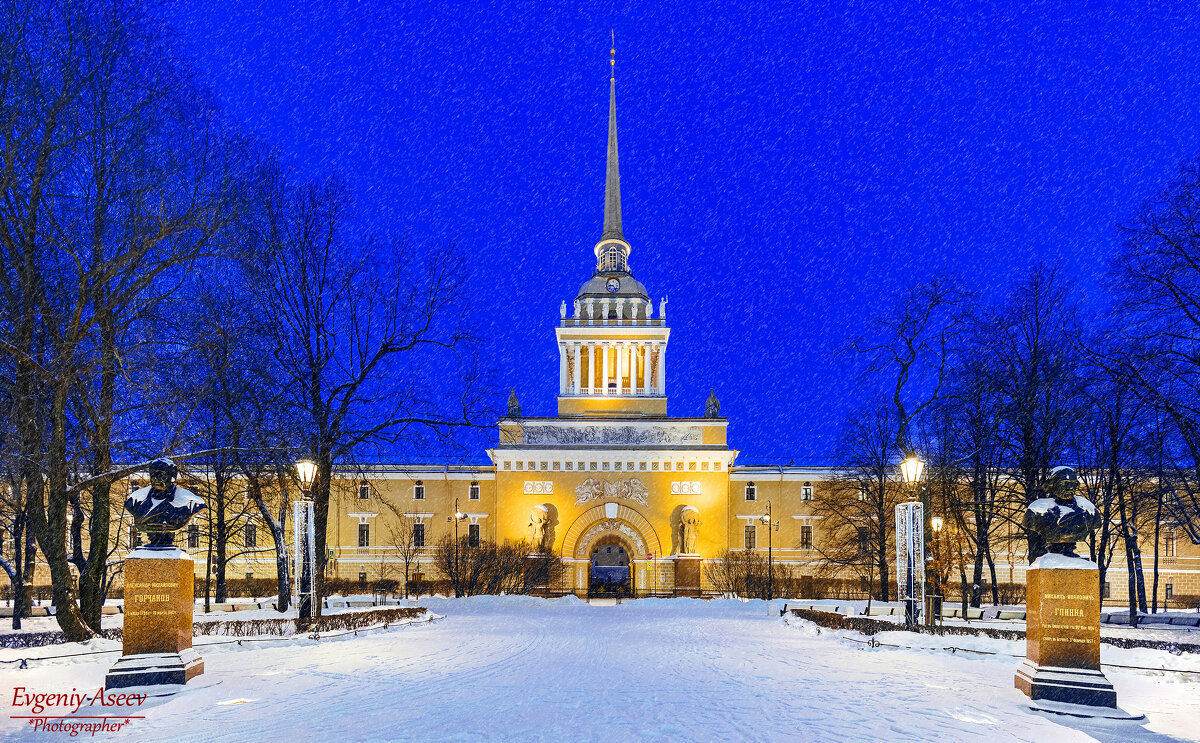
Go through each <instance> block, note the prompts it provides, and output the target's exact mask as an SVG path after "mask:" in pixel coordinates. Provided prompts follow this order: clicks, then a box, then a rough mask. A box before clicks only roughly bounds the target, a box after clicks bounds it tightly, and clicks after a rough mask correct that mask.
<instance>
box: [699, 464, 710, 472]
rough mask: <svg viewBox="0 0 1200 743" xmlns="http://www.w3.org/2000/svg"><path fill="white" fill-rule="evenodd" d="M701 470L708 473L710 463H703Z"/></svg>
mask: <svg viewBox="0 0 1200 743" xmlns="http://www.w3.org/2000/svg"><path fill="white" fill-rule="evenodd" d="M700 469H701V470H702V471H704V472H708V462H701V463H700Z"/></svg>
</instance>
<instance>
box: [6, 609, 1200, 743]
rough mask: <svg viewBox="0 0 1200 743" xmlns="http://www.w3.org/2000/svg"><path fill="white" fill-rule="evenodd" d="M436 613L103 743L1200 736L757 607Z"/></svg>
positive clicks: (29, 680) (1160, 691) (312, 650)
mask: <svg viewBox="0 0 1200 743" xmlns="http://www.w3.org/2000/svg"><path fill="white" fill-rule="evenodd" d="M429 603H430V604H431V605H432V606H433V610H434V611H435V612H437V613H438V614H442V615H445V616H446V618H445V619H444V620H441V621H439V622H436V623H433V624H425V625H414V626H410V627H406V628H403V629H399V630H389V631H385V632H378V633H373V634H368V635H364V636H361V637H357V638H345V639H331V640H322V641H321V642H320V643H315V642H312V641H310V640H305V641H302V642H299V643H295V644H291V645H280V646H273V647H263V646H262V645H260V646H258V647H254V648H252V649H251V648H237V646H226V647H225V648H224V649H215V648H214V649H210V650H209V651H208V652H205V653H204V655H205V663H206V673H205V675H204V677H203V682H202V683H201V684H198V685H197V686H196V688H190V689H189V690H188V691H187V692H186V693H184V694H181V695H179V696H177V697H174V698H171V699H169V700H167V701H165V702H160V703H159V704H158V705H157V706H153V707H150V708H149V709H146V710H144V714H146V715H147V719H144V720H135V721H134V723H133V724H131V725H130V726H129V728H128V729H127V730H128V734H125V733H122V734H120V735H117V736H97V739H111V738H112V737H117V738H121V739H124V738H131V737H132V738H137V739H139V740H154V741H197V742H200V741H204V742H207V741H245V740H262V741H275V740H281V741H297V742H298V741H308V740H337V741H365V740H430V741H441V740H451V741H485V740H486V741H495V740H545V741H575V740H746V741H774V740H805V741H808V740H819V741H824V740H829V741H846V740H880V739H886V740H890V741H897V740H942V741H972V740H978V741H1001V740H1046V741H1075V740H1104V741H1108V740H1112V741H1118V740H1119V741H1123V742H1124V741H1137V740H1147V741H1169V740H1180V739H1184V740H1186V739H1193V740H1200V678H1197V677H1194V676H1193V677H1192V679H1193V680H1192V681H1191V682H1184V681H1182V680H1181V679H1180V678H1177V677H1176V678H1172V677H1158V676H1149V675H1144V674H1137V673H1135V672H1113V673H1110V677H1111V678H1112V680H1113V682H1114V684H1116V686H1117V690H1118V694H1119V695H1120V698H1121V702H1122V706H1124V707H1126V708H1127V709H1134V708H1136V709H1138V710H1139V711H1145V712H1148V713H1149V716H1150V720H1149V722H1148V723H1145V724H1143V725H1138V724H1136V723H1106V724H1097V723H1084V722H1082V721H1077V720H1073V719H1070V718H1055V719H1049V718H1046V717H1043V716H1040V715H1037V714H1033V713H1028V712H1026V711H1024V708H1023V706H1022V701H1023V699H1024V697H1022V695H1021V694H1020V693H1019V692H1018V691H1016V689H1014V688H1013V686H1012V676H1013V671H1014V670H1015V668H1016V665H1017V662H1016V660H1014V659H1012V658H1006V657H982V656H973V657H972V656H964V655H962V654H956V655H951V654H950V653H947V652H944V651H915V650H896V649H886V648H880V649H867V648H864V647H862V646H856V645H852V644H851V643H848V642H846V641H844V640H840V639H838V638H837V637H836V636H834V635H832V634H830V633H824V634H821V635H816V634H815V632H814V631H813V630H812V629H811V626H807V627H789V626H786V625H785V624H784V623H783V622H781V621H780V619H779V618H778V615H776V616H774V617H768V616H767V613H766V608H765V606H764V605H763V604H762V603H760V602H752V603H749V604H740V603H737V602H697V601H687V600H675V601H638V602H632V603H625V604H622V605H620V606H611V607H596V606H587V605H582V604H577V603H572V602H569V601H566V602H564V601H560V602H544V601H541V600H537V599H527V598H517V597H513V598H509V599H502V598H494V597H480V598H477V599H469V600H462V601H436V602H429ZM101 657H104V658H108V659H109V660H104V661H89V662H87V663H82V664H76V665H60V666H42V667H36V668H32V669H29V670H26V671H21V672H19V674H18V673H14V672H7V673H5V678H4V683H3V685H2V686H0V689H10V688H12V686H13V685H14V684H16V683H20V684H21V685H24V686H27V687H30V688H37V689H45V690H47V691H60V690H62V691H65V690H67V689H69V688H70V687H72V686H74V687H77V688H80V689H85V688H92V689H94V688H95V687H98V686H100V685H101V683H102V681H103V675H104V672H105V670H106V669H107V667H108V665H109V664H110V663H111V658H112V656H101ZM1168 657H1169V656H1168ZM214 681H220V683H218V684H215V685H213V682H214ZM204 684H210V685H208V686H204ZM238 700H244V701H240V703H233V704H230V703H229V702H235V701H238ZM222 702H224V704H222ZM13 723H15V721H9V720H7V719H6V720H3V722H2V723H0V724H4V725H6V726H7V727H5V728H3V730H4V731H5V732H7V733H8V734H9V735H10V736H12V737H13V738H14V739H28V740H43V739H45V738H46V734H40V735H39V734H33V733H31V732H29V731H27V730H21V729H20V728H18V727H16V726H15V724H13ZM1151 730H1161V731H1166V732H1168V733H1169V734H1166V735H1164V734H1159V733H1154V732H1151Z"/></svg>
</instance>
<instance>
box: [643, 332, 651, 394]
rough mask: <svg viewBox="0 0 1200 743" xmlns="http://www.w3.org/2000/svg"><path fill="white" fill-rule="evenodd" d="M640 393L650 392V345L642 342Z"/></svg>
mask: <svg viewBox="0 0 1200 743" xmlns="http://www.w3.org/2000/svg"><path fill="white" fill-rule="evenodd" d="M642 394H643V395H649V394H650V345H649V344H648V343H643V344H642Z"/></svg>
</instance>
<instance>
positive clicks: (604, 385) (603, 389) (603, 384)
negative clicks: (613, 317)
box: [600, 301, 608, 395]
mask: <svg viewBox="0 0 1200 743" xmlns="http://www.w3.org/2000/svg"><path fill="white" fill-rule="evenodd" d="M605 304H607V301H606V302H605ZM600 348H601V353H603V354H604V361H603V362H602V368H603V370H604V375H603V377H602V378H601V380H600V394H601V395H607V394H608V344H607V343H602V344H600Z"/></svg>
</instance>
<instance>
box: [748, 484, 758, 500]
mask: <svg viewBox="0 0 1200 743" xmlns="http://www.w3.org/2000/svg"><path fill="white" fill-rule="evenodd" d="M757 497H758V489H757V488H756V487H754V483H752V482H748V483H746V500H754V499H756V498H757Z"/></svg>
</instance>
